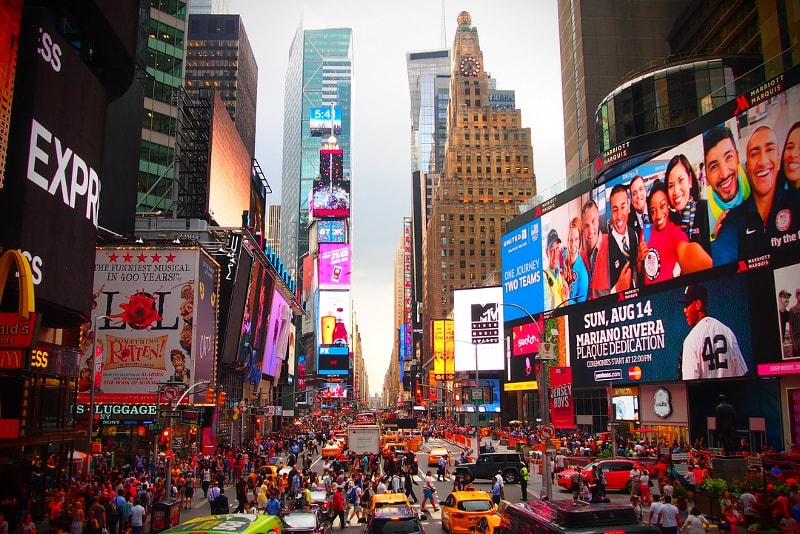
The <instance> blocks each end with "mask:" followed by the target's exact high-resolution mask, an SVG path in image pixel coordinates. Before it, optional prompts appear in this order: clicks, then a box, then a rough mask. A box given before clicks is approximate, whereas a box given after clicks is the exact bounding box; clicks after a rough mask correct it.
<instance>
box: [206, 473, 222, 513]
mask: <svg viewBox="0 0 800 534" xmlns="http://www.w3.org/2000/svg"><path fill="white" fill-rule="evenodd" d="M219 496H220V489H219V483H217V481H216V480H215V481H214V485H213V486H211V487H210V488H209V489H208V494H207V495H206V499H207V500H208V508H209V510H211V515H214V514H215V510H216V507H215V505H214V501H216V500H217V497H219Z"/></svg>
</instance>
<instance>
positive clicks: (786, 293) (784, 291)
mask: <svg viewBox="0 0 800 534" xmlns="http://www.w3.org/2000/svg"><path fill="white" fill-rule="evenodd" d="M778 296H779V297H785V298H787V299H788V298H789V297H791V296H792V294H791V293H789V292H788V291H786V290H785V289H781V292H780V293H778Z"/></svg>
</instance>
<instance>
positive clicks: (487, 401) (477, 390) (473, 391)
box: [461, 378, 500, 412]
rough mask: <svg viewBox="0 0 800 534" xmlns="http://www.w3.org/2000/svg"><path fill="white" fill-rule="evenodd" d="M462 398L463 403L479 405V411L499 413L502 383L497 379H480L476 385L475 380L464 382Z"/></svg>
mask: <svg viewBox="0 0 800 534" xmlns="http://www.w3.org/2000/svg"><path fill="white" fill-rule="evenodd" d="M461 398H462V399H463V403H472V404H479V405H480V406H479V407H478V410H479V411H481V412H499V411H500V381H499V380H498V379H496V378H480V379H479V380H478V385H476V384H475V379H469V380H462V381H461ZM472 399H474V401H477V402H474V401H473V400H472Z"/></svg>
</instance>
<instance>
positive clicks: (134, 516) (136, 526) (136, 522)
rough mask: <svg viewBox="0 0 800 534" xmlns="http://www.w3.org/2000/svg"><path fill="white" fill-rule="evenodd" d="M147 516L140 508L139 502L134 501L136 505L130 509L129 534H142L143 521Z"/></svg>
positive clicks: (141, 507) (142, 507)
mask: <svg viewBox="0 0 800 534" xmlns="http://www.w3.org/2000/svg"><path fill="white" fill-rule="evenodd" d="M146 516H147V512H146V511H145V509H144V506H142V503H141V501H136V504H134V505H133V508H131V533H132V534H142V528H143V527H144V520H145V517H146Z"/></svg>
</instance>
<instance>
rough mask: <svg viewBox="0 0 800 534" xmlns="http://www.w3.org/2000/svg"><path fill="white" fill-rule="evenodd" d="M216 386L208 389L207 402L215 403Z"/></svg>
mask: <svg viewBox="0 0 800 534" xmlns="http://www.w3.org/2000/svg"><path fill="white" fill-rule="evenodd" d="M214 393H215V391H214V388H207V389H206V402H205V403H206V404H214Z"/></svg>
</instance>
